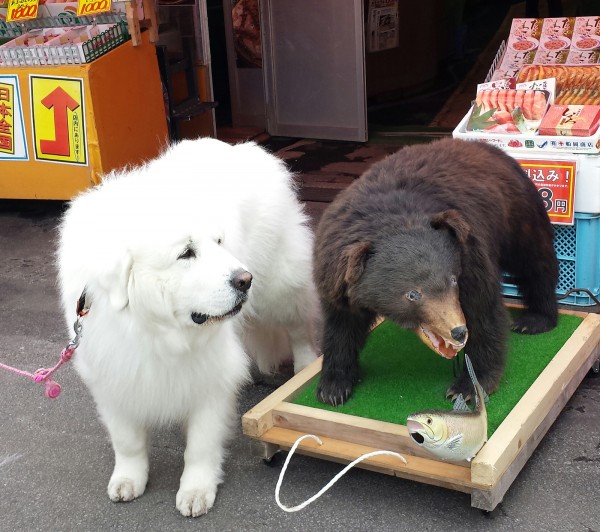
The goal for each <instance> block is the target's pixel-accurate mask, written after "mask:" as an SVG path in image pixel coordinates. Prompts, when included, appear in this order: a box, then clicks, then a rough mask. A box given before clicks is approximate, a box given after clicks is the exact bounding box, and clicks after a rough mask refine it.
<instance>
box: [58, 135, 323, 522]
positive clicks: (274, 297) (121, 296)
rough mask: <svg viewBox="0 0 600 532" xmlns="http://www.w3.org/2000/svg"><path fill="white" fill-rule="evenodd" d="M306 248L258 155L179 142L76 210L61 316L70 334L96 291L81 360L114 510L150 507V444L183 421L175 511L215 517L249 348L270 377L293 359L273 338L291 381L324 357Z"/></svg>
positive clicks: (247, 149) (285, 189) (287, 199)
mask: <svg viewBox="0 0 600 532" xmlns="http://www.w3.org/2000/svg"><path fill="white" fill-rule="evenodd" d="M311 247H312V235H311V232H310V230H309V229H308V227H307V218H306V216H305V214H304V213H303V210H302V206H301V205H300V203H299V202H298V200H297V198H296V195H295V191H294V188H293V183H292V179H291V176H290V174H289V173H288V172H287V170H286V169H285V167H284V165H283V164H282V163H281V162H280V161H279V160H278V159H277V158H276V157H274V156H272V155H269V154H268V153H267V152H266V151H264V150H263V149H262V148H260V147H258V146H257V145H255V144H252V143H246V144H240V145H236V146H230V145H228V144H225V143H223V142H220V141H217V140H214V139H200V140H196V141H184V142H181V143H179V144H177V145H175V146H173V147H172V148H170V149H168V150H167V151H166V152H165V153H163V154H162V155H161V156H160V157H159V158H157V159H156V160H153V161H151V162H149V163H147V164H146V165H144V166H141V167H139V168H133V169H129V170H127V171H124V172H120V173H115V174H111V175H109V176H107V177H106V179H105V180H104V182H103V183H102V184H101V185H100V186H98V187H96V188H94V189H91V190H90V191H88V192H86V193H84V194H82V195H80V196H78V197H77V198H76V199H75V200H74V201H73V202H72V203H71V205H70V207H69V209H68V210H67V212H66V214H65V216H64V219H63V221H62V224H61V227H60V243H59V250H58V268H59V280H60V287H61V292H62V294H61V295H62V303H63V307H64V312H65V316H66V319H67V323H68V324H69V326H71V324H72V323H73V321H74V319H75V311H74V309H75V303H76V301H77V299H78V298H79V296H80V294H81V292H82V290H83V289H84V288H85V289H86V301H87V302H88V303H89V304H90V311H89V314H88V315H87V316H86V317H85V318H84V320H83V334H82V340H81V344H80V346H79V348H78V349H77V351H76V353H75V356H74V361H75V366H76V368H77V370H78V372H79V374H80V375H81V377H82V378H83V380H84V381H85V383H86V384H87V386H88V387H89V389H90V391H91V393H92V395H93V397H94V399H95V401H96V403H97V407H98V411H99V414H100V416H101V418H102V420H103V422H104V423H105V425H106V427H107V429H108V432H109V433H110V437H111V440H112V445H113V448H114V452H115V468H114V471H113V474H112V476H111V478H110V482H109V484H108V495H109V497H110V498H111V499H112V500H113V501H129V500H132V499H134V498H136V497H139V496H140V495H141V494H142V493H143V492H144V489H145V487H146V482H147V480H148V468H149V464H148V451H147V433H148V429H149V428H150V427H152V426H155V425H159V424H169V423H173V422H181V423H182V425H184V426H185V427H186V429H187V444H186V450H185V454H184V460H185V467H184V471H183V475H182V477H181V483H180V487H179V491H178V493H177V498H176V505H177V508H178V509H179V511H180V512H181V513H182V514H183V515H193V516H198V515H201V514H204V513H206V512H207V511H208V510H209V509H210V508H211V507H212V505H213V502H214V500H215V496H216V492H217V485H218V483H219V482H220V481H221V476H222V461H223V453H224V444H225V441H226V437H227V435H228V432H229V429H230V428H231V424H232V422H233V420H234V419H236V393H237V391H238V390H239V387H240V385H241V384H243V383H244V382H245V380H246V379H247V378H248V358H247V356H246V354H245V351H244V347H243V341H244V340H246V341H247V342H248V344H250V345H251V346H252V347H253V348H254V349H260V350H261V351H262V352H259V353H255V355H256V356H257V357H258V358H257V361H258V365H259V367H260V369H261V370H263V371H269V370H270V369H272V368H273V367H274V366H277V364H278V363H279V358H281V357H282V356H286V355H287V353H281V352H279V353H278V357H279V358H277V357H274V356H273V351H274V350H273V349H272V348H271V347H270V346H269V345H268V340H273V339H274V338H281V334H280V333H279V332H278V328H280V329H281V330H285V332H286V334H287V338H288V339H289V345H290V347H291V351H292V353H293V356H294V365H295V369H296V370H298V369H300V368H302V367H304V366H305V365H307V364H308V363H309V362H311V361H312V360H314V358H315V356H316V355H315V349H314V346H313V345H312V341H311V338H312V335H311V331H310V320H309V318H310V316H311V315H312V314H313V312H314V310H315V308H316V296H315V292H314V288H313V285H312V262H311V253H312V251H311ZM238 313H239V315H238V316H237V317H235V318H233V316H234V315H236V314H238ZM263 353H264V354H265V356H261V355H262V354H263Z"/></svg>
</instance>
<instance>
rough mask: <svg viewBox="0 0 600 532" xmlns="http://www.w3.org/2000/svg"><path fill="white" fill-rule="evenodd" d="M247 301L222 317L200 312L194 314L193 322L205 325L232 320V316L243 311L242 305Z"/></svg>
mask: <svg viewBox="0 0 600 532" xmlns="http://www.w3.org/2000/svg"><path fill="white" fill-rule="evenodd" d="M245 301H246V300H245V299H244V300H243V301H240V302H239V303H238V304H237V305H236V306H235V307H233V308H232V309H231V310H230V311H229V312H226V313H225V314H221V315H220V316H209V315H208V314H201V313H200V312H193V313H192V321H193V322H194V323H197V324H198V325H204V324H208V323H215V322H217V321H221V320H224V319H226V318H230V317H231V316H235V315H236V314H237V313H238V312H239V311H240V310H242V305H243V304H244V302H245Z"/></svg>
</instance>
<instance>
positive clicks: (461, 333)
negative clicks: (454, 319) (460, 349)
mask: <svg viewBox="0 0 600 532" xmlns="http://www.w3.org/2000/svg"><path fill="white" fill-rule="evenodd" d="M467 332H468V330H467V327H466V326H465V325H461V326H460V327H454V329H452V330H451V331H450V334H451V335H452V338H453V339H454V340H456V341H457V342H464V341H465V338H466V337H467Z"/></svg>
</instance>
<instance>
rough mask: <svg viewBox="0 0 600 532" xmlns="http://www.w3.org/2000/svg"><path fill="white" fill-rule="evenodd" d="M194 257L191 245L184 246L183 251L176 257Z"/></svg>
mask: <svg viewBox="0 0 600 532" xmlns="http://www.w3.org/2000/svg"><path fill="white" fill-rule="evenodd" d="M194 258H196V252H195V251H194V249H193V248H191V247H187V248H185V250H184V251H183V253H182V254H181V255H179V257H177V259H184V260H185V259H194Z"/></svg>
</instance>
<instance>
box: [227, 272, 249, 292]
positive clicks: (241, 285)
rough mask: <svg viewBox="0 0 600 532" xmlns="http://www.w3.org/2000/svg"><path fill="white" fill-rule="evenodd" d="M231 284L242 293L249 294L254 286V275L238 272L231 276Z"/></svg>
mask: <svg viewBox="0 0 600 532" xmlns="http://www.w3.org/2000/svg"><path fill="white" fill-rule="evenodd" d="M231 284H232V286H233V287H234V288H235V289H236V290H239V291H240V292H247V291H248V289H249V288H250V285H251V284H252V274H251V273H250V272H247V271H246V270H238V271H237V272H235V273H234V274H233V275H232V276H231Z"/></svg>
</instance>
